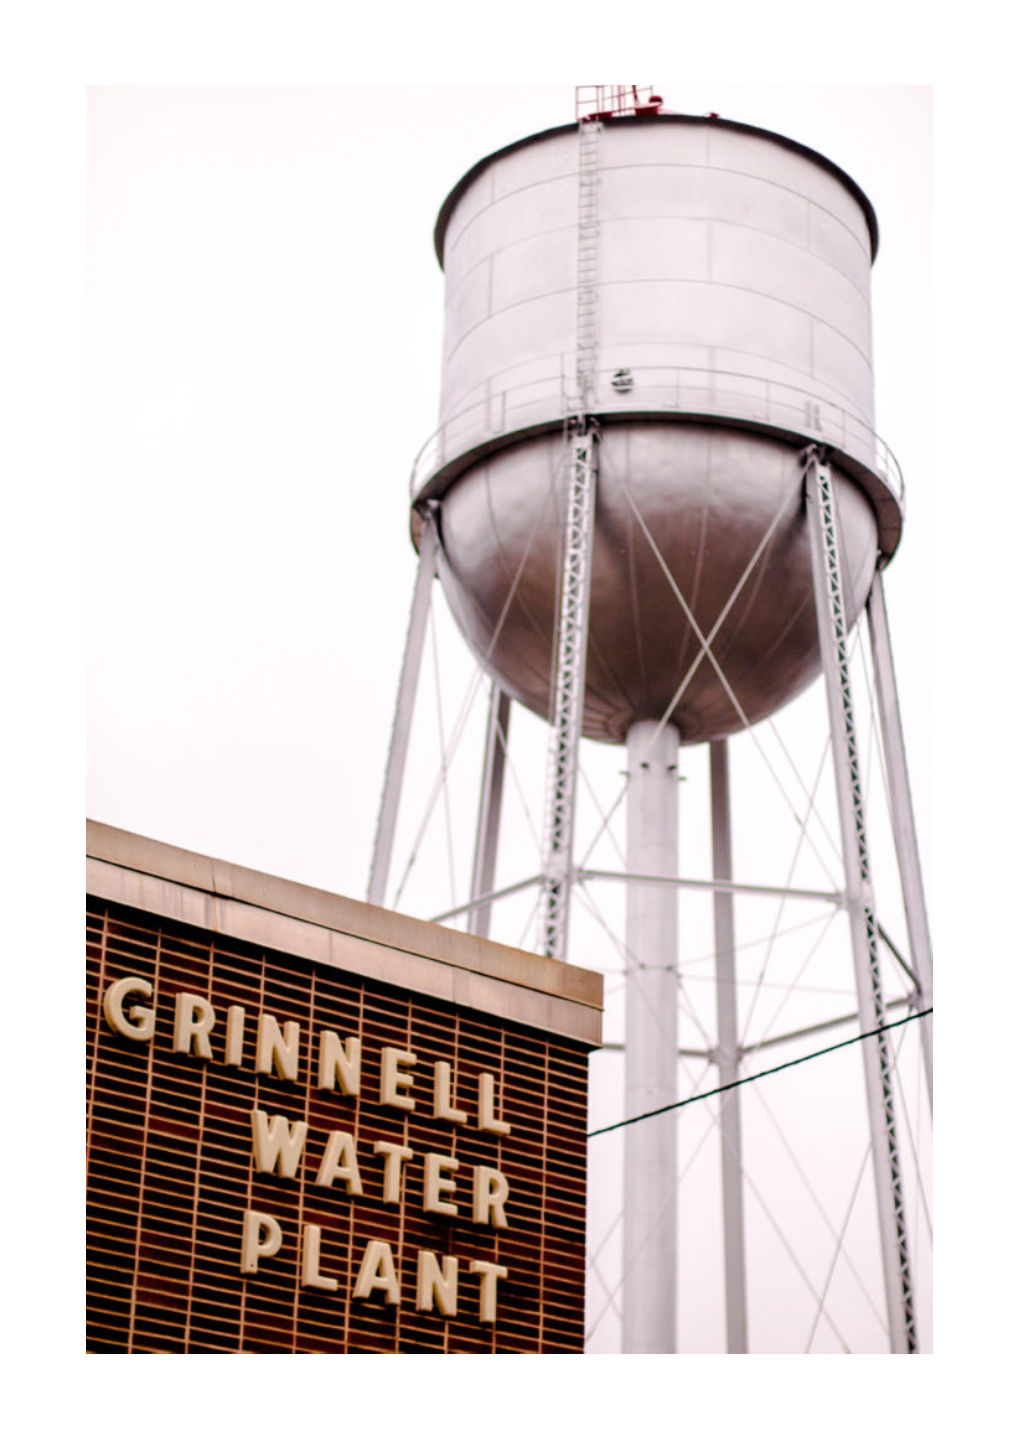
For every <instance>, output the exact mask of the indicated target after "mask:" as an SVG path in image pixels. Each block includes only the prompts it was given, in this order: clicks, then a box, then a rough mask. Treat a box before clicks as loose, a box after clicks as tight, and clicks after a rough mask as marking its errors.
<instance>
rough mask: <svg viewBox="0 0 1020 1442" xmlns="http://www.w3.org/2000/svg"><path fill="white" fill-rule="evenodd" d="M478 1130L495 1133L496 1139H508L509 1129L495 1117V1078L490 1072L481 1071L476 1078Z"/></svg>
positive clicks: (500, 1119) (499, 1118)
mask: <svg viewBox="0 0 1020 1442" xmlns="http://www.w3.org/2000/svg"><path fill="white" fill-rule="evenodd" d="M478 1128H479V1131H483V1132H495V1134H496V1136H497V1137H508V1136H509V1135H510V1128H509V1126H508V1125H507V1123H506V1122H505V1121H503V1120H502V1118H501V1117H497V1115H496V1078H495V1077H494V1076H493V1074H492V1072H491V1071H483V1072H482V1074H481V1076H480V1077H479V1078H478Z"/></svg>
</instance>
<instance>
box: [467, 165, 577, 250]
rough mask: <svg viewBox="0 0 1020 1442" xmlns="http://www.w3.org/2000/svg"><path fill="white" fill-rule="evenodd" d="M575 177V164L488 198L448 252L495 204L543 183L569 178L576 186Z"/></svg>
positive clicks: (554, 182)
mask: <svg viewBox="0 0 1020 1442" xmlns="http://www.w3.org/2000/svg"><path fill="white" fill-rule="evenodd" d="M577 177H578V171H577V168H576V166H575V168H574V169H573V170H571V171H566V172H565V173H564V174H563V175H552V176H545V177H544V178H543V179H542V180H533V181H532V182H531V183H530V184H529V185H521V186H519V187H518V188H517V189H516V190H506V191H504V192H503V194H502V195H498V196H496V198H495V199H494V200H490V201H489V202H488V203H487V204H486V205H483V206H482V208H481V210H476V211H475V213H474V215H473V216H472V217H471V219H470V220H468V221H466V222H465V224H464V229H463V230H462V231H461V232H460V235H458V237H457V239H456V240H455V241H454V243H453V246H452V248H451V250H450V252H449V254H450V255H452V254H453V251H455V250H456V249H457V246H458V245H459V244H460V243H461V241H462V240H463V238H464V236H465V235H467V233H468V231H469V230H470V229H471V227H472V226H473V225H474V223H475V221H476V220H480V219H481V218H482V216H483V215H488V214H489V212H490V211H491V210H494V209H495V208H496V206H497V205H502V204H503V203H504V201H513V200H516V198H517V197H518V196H519V195H524V194H526V192H527V191H529V190H539V189H540V188H541V187H542V186H543V185H560V184H562V183H563V182H564V181H568V180H569V181H571V182H572V183H573V184H574V185H575V186H576V184H577ZM445 254H446V252H444V255H445ZM440 269H441V270H442V271H443V273H444V274H445V273H446V266H445V264H444V265H442V266H441V267H440Z"/></svg>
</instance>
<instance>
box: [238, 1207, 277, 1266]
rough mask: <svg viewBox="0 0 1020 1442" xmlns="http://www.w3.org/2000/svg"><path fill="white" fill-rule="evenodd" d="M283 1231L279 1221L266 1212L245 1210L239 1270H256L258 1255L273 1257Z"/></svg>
mask: <svg viewBox="0 0 1020 1442" xmlns="http://www.w3.org/2000/svg"><path fill="white" fill-rule="evenodd" d="M282 1241H283V1233H282V1232H281V1231H280V1223H279V1222H278V1221H277V1220H276V1218H275V1217H271V1216H269V1214H268V1212H245V1214H244V1227H243V1229H242V1232H241V1271H242V1272H257V1271H258V1269H259V1258H260V1257H275V1256H276V1254H277V1252H278V1251H279V1250H280V1243H281V1242H282Z"/></svg>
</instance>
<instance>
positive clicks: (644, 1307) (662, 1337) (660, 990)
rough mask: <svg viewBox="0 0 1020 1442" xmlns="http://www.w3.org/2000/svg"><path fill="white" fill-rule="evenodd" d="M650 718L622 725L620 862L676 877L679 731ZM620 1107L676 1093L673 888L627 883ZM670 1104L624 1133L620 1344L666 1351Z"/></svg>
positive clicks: (671, 1337) (670, 1337) (644, 1105)
mask: <svg viewBox="0 0 1020 1442" xmlns="http://www.w3.org/2000/svg"><path fill="white" fill-rule="evenodd" d="M656 730H657V726H656V723H655V722H654V721H636V722H635V723H634V724H633V725H632V726H631V728H630V730H629V731H628V732H627V770H628V775H629V778H630V779H629V782H628V786H627V870H628V872H629V873H631V874H632V875H633V874H637V875H644V876H670V877H673V876H676V875H677V874H678V872H677V863H678V841H677V836H678V832H677V820H678V809H679V805H678V795H679V786H678V774H677V762H678V758H679V746H680V736H679V733H678V731H677V729H676V727H675V726H664V727H663V728H662V729H661V731H659V734H658V735H657V736H656V734H655V733H656ZM626 940H627V982H626V1007H627V1019H626V1046H625V1077H624V1089H625V1098H624V1114H625V1115H626V1116H636V1115H639V1114H640V1113H642V1112H648V1111H653V1110H654V1109H655V1108H656V1107H661V1106H667V1105H669V1104H670V1103H671V1102H675V1101H676V1099H677V1098H676V1062H677V892H676V889H675V888H674V887H671V886H641V885H639V884H637V883H635V882H631V883H630V885H629V886H628V888H627V931H626ZM676 1138H677V1118H676V1113H675V1112H667V1113H666V1114H665V1115H664V1116H661V1117H652V1118H650V1119H649V1120H648V1121H643V1122H640V1123H639V1124H638V1125H637V1126H633V1127H627V1128H626V1130H625V1132H624V1184H623V1185H624V1212H623V1264H624V1281H623V1350H624V1351H625V1352H656V1353H661V1352H675V1351H676V1305H677V1297H676V1280H677V1251H676V1218H677V1207H676V1186H677V1142H676Z"/></svg>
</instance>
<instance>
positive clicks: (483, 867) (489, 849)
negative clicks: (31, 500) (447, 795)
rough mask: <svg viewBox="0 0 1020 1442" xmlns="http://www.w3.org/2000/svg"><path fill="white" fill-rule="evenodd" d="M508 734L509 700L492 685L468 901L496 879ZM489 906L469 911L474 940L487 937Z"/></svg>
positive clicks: (485, 891) (482, 893)
mask: <svg viewBox="0 0 1020 1442" xmlns="http://www.w3.org/2000/svg"><path fill="white" fill-rule="evenodd" d="M509 733H510V697H509V696H508V695H507V694H506V693H505V692H504V691H501V690H500V689H499V687H498V686H497V684H496V683H495V681H494V682H493V683H492V691H491V692H490V694H489V721H488V726H487V727H486V732H485V756H484V758H483V761H482V790H481V796H480V798H479V802H478V830H477V832H476V835H475V860H474V866H473V867H472V868H471V899H472V900H474V899H475V897H478V896H488V895H489V893H490V892H491V891H492V887H493V881H494V879H495V875H496V848H497V845H498V843H499V818H500V814H501V812H502V809H503V771H504V767H505V763H506V746H507V739H508V737H509ZM491 912H492V903H491V902H489V901H485V902H483V903H482V904H481V905H480V906H475V907H473V908H472V909H471V912H470V915H469V916H468V930H469V931H471V932H473V933H474V934H475V936H488V934H489V917H490V914H491Z"/></svg>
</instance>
